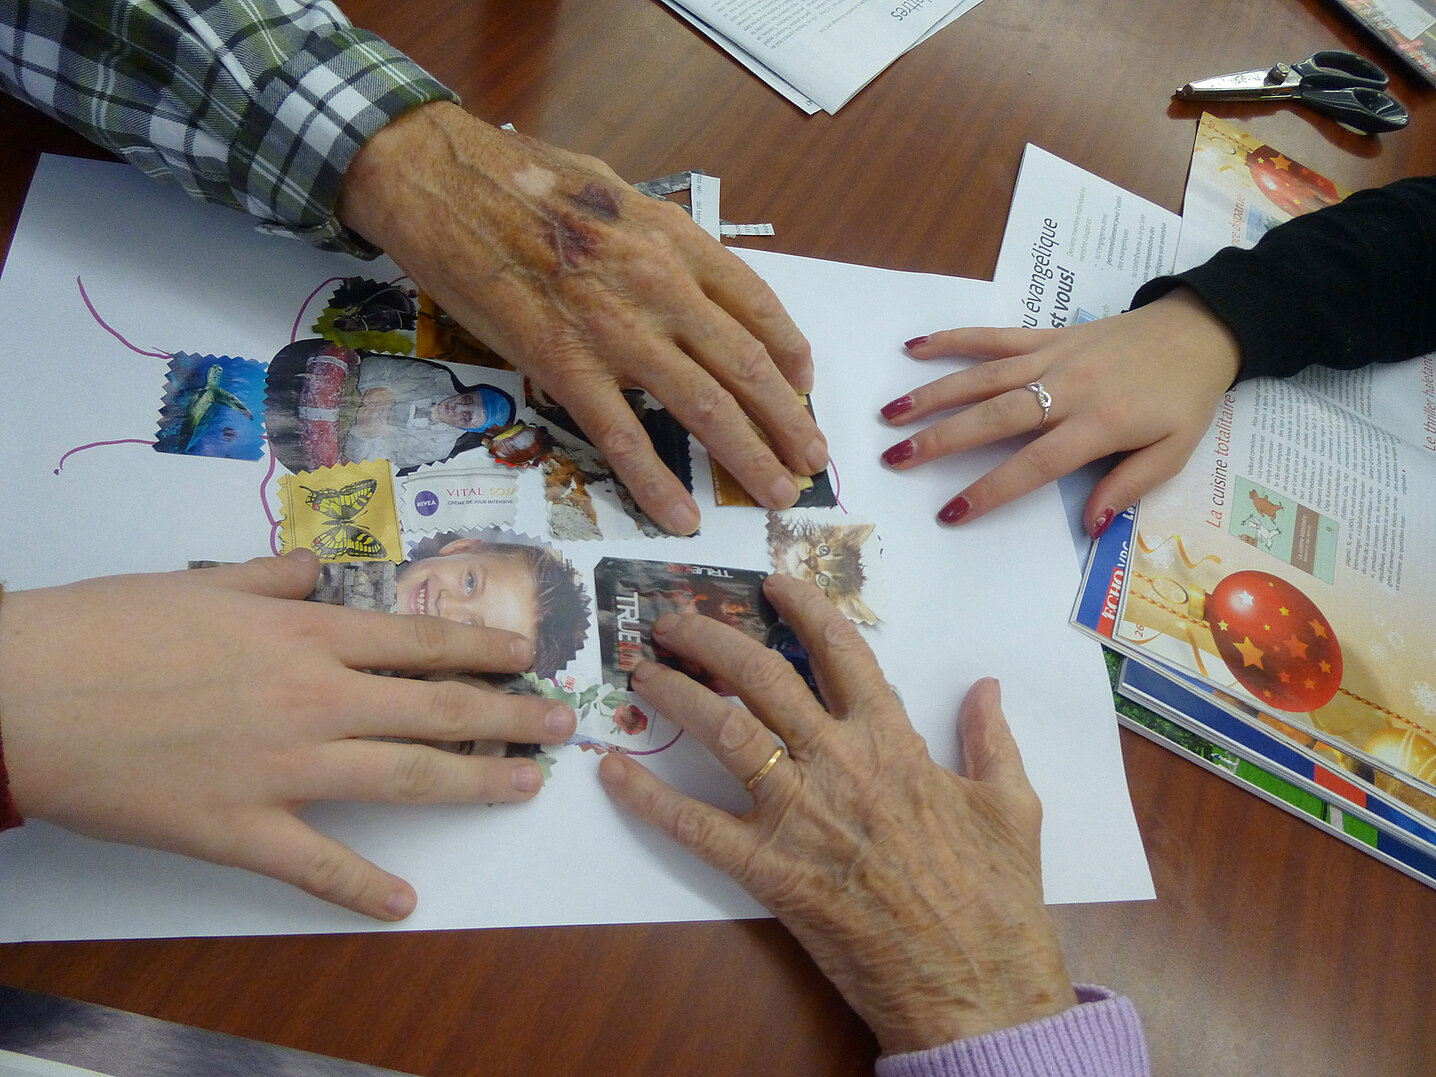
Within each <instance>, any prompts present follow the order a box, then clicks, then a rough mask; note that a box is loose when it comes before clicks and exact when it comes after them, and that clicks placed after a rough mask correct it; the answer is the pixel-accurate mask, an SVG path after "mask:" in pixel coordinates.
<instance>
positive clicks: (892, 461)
mask: <svg viewBox="0 0 1436 1077" xmlns="http://www.w3.org/2000/svg"><path fill="white" fill-rule="evenodd" d="M912 454H913V446H912V438H908V439H907V440H906V441H899V442H898V443H897V444H896V445H894V446H893V447H892V448H890V449H887V450H885V451H884V452H883V463H885V464H887V465H888V466H889V467H892V466H895V465H897V464H900V463H902V462H903V461H904V460H911V459H912Z"/></svg>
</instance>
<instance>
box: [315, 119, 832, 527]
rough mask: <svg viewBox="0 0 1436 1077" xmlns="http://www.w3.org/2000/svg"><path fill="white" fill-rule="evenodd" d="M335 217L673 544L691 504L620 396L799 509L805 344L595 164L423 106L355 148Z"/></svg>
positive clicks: (807, 383)
mask: <svg viewBox="0 0 1436 1077" xmlns="http://www.w3.org/2000/svg"><path fill="white" fill-rule="evenodd" d="M339 215H340V219H341V220H343V222H344V223H345V225H347V226H348V227H349V228H351V229H353V230H354V231H355V232H357V233H358V234H360V235H362V236H364V238H366V239H367V240H369V241H370V242H371V243H374V244H376V245H377V246H380V247H382V248H383V249H384V250H385V251H387V252H388V254H389V255H390V256H391V257H392V258H393V259H394V260H395V261H396V262H398V263H399V265H400V266H402V267H403V268H404V270H405V272H407V273H408V274H409V275H410V276H412V277H413V278H414V280H415V281H416V282H417V283H418V284H419V285H420V286H421V287H422V288H424V289H425V290H426V291H427V292H429V293H430V294H431V295H432V296H433V297H434V299H435V301H436V302H437V303H438V304H439V305H440V306H442V307H443V308H444V309H445V310H446V311H448V312H449V313H450V314H452V315H453V316H454V317H455V318H456V319H458V321H459V322H460V323H461V324H463V325H464V326H465V327H466V328H467V329H468V330H469V331H471V332H472V333H474V334H475V335H476V336H478V337H479V338H480V339H481V340H483V341H484V343H486V344H487V345H488V346H489V347H491V348H493V349H494V350H495V351H496V352H498V353H499V354H500V355H502V356H503V357H504V358H506V359H508V360H509V361H510V362H512V363H513V364H514V365H515V366H517V367H518V368H519V369H521V370H522V371H523V372H524V373H525V374H527V375H528V376H529V377H530V378H532V379H533V381H534V382H536V383H537V385H538V386H539V388H540V389H542V390H543V391H544V393H545V394H547V395H548V396H549V397H550V398H551V399H553V400H555V401H556V402H557V403H559V404H560V405H562V406H563V407H564V408H565V409H567V411H568V412H569V414H570V415H572V416H573V418H574V419H575V420H576V421H577V422H578V423H579V425H580V426H581V427H583V429H584V430H585V431H586V432H587V434H588V435H589V437H590V438H591V439H592V440H593V442H594V444H595V445H596V446H597V447H598V448H599V450H600V451H601V452H602V453H603V454H604V455H605V457H607V459H608V461H609V463H610V464H612V466H613V468H614V470H615V471H616V472H617V474H618V475H619V477H620V478H621V479H622V480H623V481H624V482H625V483H626V484H627V486H628V488H629V489H630V490H631V491H632V493H633V495H634V497H635V498H636V499H637V501H638V503H639V505H640V506H642V508H643V509H644V510H645V511H646V512H647V513H648V514H649V515H650V516H652V517H653V518H654V519H655V520H657V521H658V522H659V523H660V524H662V525H663V526H664V527H666V528H668V529H669V530H670V531H673V532H675V533H679V534H687V533H690V532H692V531H694V530H696V529H697V527H698V524H699V513H698V506H697V504H696V503H695V502H694V500H693V497H692V495H691V494H690V493H689V492H688V491H687V490H686V489H685V488H684V486H683V484H682V483H681V482H680V481H679V480H678V479H677V478H676V477H675V476H674V475H673V474H672V473H671V472H670V471H669V470H668V468H667V467H666V466H665V465H664V463H663V462H662V461H661V460H660V458H659V457H658V455H657V454H656V453H655V452H654V450H653V447H652V445H651V444H650V443H649V441H648V438H647V436H646V434H645V433H644V430H643V428H642V426H641V424H640V423H639V421H638V419H637V417H635V415H634V414H633V412H632V410H631V409H630V408H629V406H628V405H627V403H626V402H625V401H624V399H623V396H622V390H623V389H624V388H626V387H630V386H634V385H638V386H641V387H643V388H644V389H646V390H647V391H648V392H649V393H650V394H652V395H653V396H654V397H655V398H656V399H657V400H658V401H659V402H660V403H662V404H663V405H664V406H665V407H666V408H668V410H669V411H671V412H672V413H673V415H674V416H675V417H676V418H677V419H678V420H679V421H680V422H681V423H682V424H683V425H684V426H685V427H687V428H688V430H689V431H691V432H692V433H693V434H694V435H695V436H696V437H697V438H698V440H699V441H701V442H702V443H703V445H704V446H705V447H706V448H707V450H708V452H709V453H710V454H711V455H712V456H713V458H714V459H716V460H718V461H719V462H721V463H722V464H724V465H725V466H726V467H727V469H728V470H729V471H730V472H732V474H733V476H734V477H735V478H736V479H738V481H739V482H741V483H742V484H743V487H744V488H745V489H746V490H748V491H749V493H751V494H752V495H753V497H754V498H755V499H756V500H757V501H758V502H759V503H760V504H762V505H764V506H766V507H768V508H786V507H788V506H790V505H792V504H793V503H794V502H795V501H796V500H797V497H798V484H797V481H796V479H795V476H796V475H810V474H813V473H815V472H818V471H821V470H822V469H823V468H824V467H825V466H826V465H827V461H828V452H827V443H826V441H825V440H824V439H823V436H822V434H821V433H820V432H819V430H818V428H817V425H816V424H815V423H814V422H813V419H812V417H811V416H810V415H809V414H808V412H807V410H806V409H805V408H804V407H803V405H802V402H801V400H800V398H799V394H800V393H806V392H808V391H809V389H810V388H811V387H812V377H813V364H812V357H811V354H810V350H809V347H808V343H807V341H806V340H805V339H804V338H803V335H802V333H800V332H799V331H798V328H797V327H796V326H795V325H794V324H793V322H792V320H791V319H790V318H789V317H788V315H787V313H786V312H785V311H784V310H783V307H782V304H781V303H779V302H778V299H777V297H776V296H775V295H774V294H773V292H772V290H771V289H769V288H768V286H767V285H766V284H764V283H763V281H762V280H760V279H759V278H758V276H757V274H755V273H754V272H753V271H752V270H751V269H749V268H748V267H747V266H746V265H745V264H744V263H743V262H742V260H741V259H739V258H738V257H737V256H736V255H735V254H733V253H731V252H730V251H728V250H726V249H724V247H723V246H722V245H721V244H720V243H717V242H715V241H714V240H713V239H712V238H711V237H710V236H708V235H707V233H705V232H704V231H703V230H702V229H701V228H699V227H698V225H696V224H695V223H694V222H693V221H692V219H691V218H690V217H689V216H688V214H687V213H686V212H685V211H684V210H683V209H682V207H680V206H677V205H673V204H670V203H667V202H663V201H660V200H657V199H653V198H649V197H647V196H645V195H642V194H640V193H638V192H637V191H635V190H634V189H633V188H632V187H631V186H629V185H628V184H627V183H625V182H624V181H623V180H621V179H620V178H619V177H618V176H617V175H615V174H614V172H613V171H612V170H611V169H609V168H608V167H607V166H606V165H604V164H603V163H602V162H601V161H598V160H595V159H593V158H591V157H583V156H579V155H577V154H572V153H568V152H566V151H564V150H560V149H556V148H554V147H552V146H548V145H545V144H544V143H542V142H538V141H536V140H534V139H531V138H527V137H525V136H523V135H519V134H515V133H513V132H509V131H502V130H499V129H497V128H494V127H491V126H489V125H488V124H485V123H483V122H481V121H479V120H477V119H475V118H474V117H472V116H471V115H469V114H468V113H466V112H465V111H464V110H463V109H461V108H459V107H458V106H456V105H452V104H449V103H446V102H436V103H433V104H429V105H424V106H421V107H419V108H417V109H414V110H413V111H411V112H409V113H407V114H406V115H404V116H403V117H401V118H400V119H398V120H396V121H394V122H392V123H390V124H389V125H388V126H387V127H385V128H383V129H382V130H381V131H380V132H379V133H378V134H376V135H375V136H374V137H373V138H371V139H370V140H369V142H368V143H366V144H365V146H364V148H363V149H362V150H361V151H360V153H359V155H358V157H356V158H355V160H354V162H353V164H351V165H350V167H349V170H348V172H347V173H346V175H345V179H344V186H343V189H342V191H341V195H340V202H339ZM749 417H751V418H752V420H753V422H754V423H756V424H757V428H758V429H759V430H761V431H762V433H763V434H764V435H766V437H767V441H765V440H764V438H763V437H762V436H760V434H759V432H758V430H755V428H754V426H753V425H752V424H750V422H749Z"/></svg>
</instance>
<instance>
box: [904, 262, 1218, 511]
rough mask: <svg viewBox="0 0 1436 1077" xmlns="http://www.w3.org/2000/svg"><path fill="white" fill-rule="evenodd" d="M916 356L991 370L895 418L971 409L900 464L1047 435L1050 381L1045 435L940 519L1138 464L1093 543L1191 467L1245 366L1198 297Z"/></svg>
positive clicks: (947, 382)
mask: <svg viewBox="0 0 1436 1077" xmlns="http://www.w3.org/2000/svg"><path fill="white" fill-rule="evenodd" d="M908 351H909V352H910V353H911V354H912V355H913V356H915V357H916V358H919V359H934V358H938V357H939V356H961V357H964V358H977V359H982V360H985V361H983V362H980V363H976V364H974V365H972V366H970V367H968V368H967V369H965V370H960V371H958V372H957V373H955V374H948V375H946V376H945V377H942V378H939V379H938V380H936V381H934V382H930V383H929V384H927V385H924V386H922V387H921V388H920V389H914V390H913V391H912V392H911V393H909V394H907V395H906V396H901V397H899V398H898V399H897V400H894V401H892V402H891V403H889V404H887V405H886V406H885V407H884V408H883V409H882V411H883V416H884V418H886V419H887V420H888V421H889V422H890V423H892V424H893V425H895V426H907V425H909V424H911V423H914V422H917V421H918V420H920V419H926V418H928V417H929V416H932V415H936V414H937V413H938V412H942V411H946V410H948V409H950V408H959V407H960V408H962V409H963V410H961V411H958V412H956V413H955V414H952V415H948V416H946V417H945V418H942V419H939V420H938V421H937V422H935V423H933V424H932V425H931V426H928V427H927V428H926V429H923V430H919V431H918V432H917V433H916V434H914V435H912V437H910V438H908V439H907V440H905V441H901V442H898V443H897V444H896V445H894V446H892V447H891V448H890V449H888V450H887V451H886V452H884V453H883V459H884V461H885V462H886V463H887V464H888V465H889V466H891V467H895V468H898V469H907V468H910V467H917V466H918V465H919V464H923V463H926V462H927V461H929V460H935V459H937V458H938V457H941V456H947V455H949V454H950V453H957V452H965V451H967V450H968V449H974V448H977V447H978V446H980V445H986V444H989V443H990V442H994V441H998V440H1000V439H1002V438H1007V437H1012V436H1014V435H1017V434H1026V433H1029V432H1031V431H1034V430H1036V429H1037V427H1038V424H1039V422H1040V421H1041V419H1042V410H1041V405H1039V404H1038V402H1037V397H1036V395H1035V394H1034V393H1033V392H1032V391H1030V390H1029V389H1028V388H1027V386H1028V385H1029V384H1030V383H1031V382H1041V383H1042V385H1043V386H1044V387H1045V388H1046V389H1047V391H1048V393H1050V394H1051V397H1052V406H1051V410H1050V413H1049V415H1048V417H1047V422H1046V424H1045V425H1044V426H1043V427H1042V430H1041V433H1040V434H1039V435H1038V436H1037V437H1036V438H1033V439H1032V440H1030V441H1028V442H1027V443H1026V444H1025V445H1023V446H1022V447H1021V448H1019V449H1018V450H1017V451H1016V452H1014V453H1013V454H1012V456H1011V457H1009V458H1008V459H1007V460H1005V461H1003V462H1002V463H1001V464H999V465H998V466H997V467H995V468H993V469H992V470H991V471H989V472H988V473H987V474H986V475H984V476H982V478H980V479H978V480H977V481H976V482H974V483H973V484H972V485H970V486H968V487H967V488H966V489H965V490H962V491H961V492H959V493H958V494H957V496H956V497H954V498H953V499H952V500H951V501H949V502H948V503H947V504H946V505H944V506H943V508H942V509H941V510H940V511H939V512H938V519H939V520H941V521H942V522H943V523H949V524H955V523H958V522H960V521H962V520H972V519H976V518H977V517H978V516H981V515H982V514H983V513H986V512H991V511H992V510H993V509H995V508H997V507H998V506H999V505H1005V504H1006V503H1007V502H1009V501H1011V500H1013V499H1014V498H1018V497H1021V496H1022V495H1023V494H1026V493H1030V492H1031V491H1033V490H1035V489H1037V488H1038V487H1039V486H1042V485H1044V484H1046V483H1049V482H1051V481H1053V480H1054V479H1057V478H1060V477H1061V476H1063V475H1065V474H1067V473H1068V472H1069V471H1074V470H1076V469H1077V468H1079V467H1081V466H1082V465H1084V464H1086V463H1088V462H1090V461H1092V460H1099V459H1102V458H1103V457H1106V456H1109V455H1111V454H1113V453H1126V454H1127V455H1126V456H1125V457H1124V458H1123V459H1122V460H1121V461H1120V462H1119V463H1118V464H1117V465H1116V466H1115V467H1114V468H1113V469H1112V470H1111V471H1110V472H1109V473H1108V474H1107V475H1105V476H1104V477H1103V478H1102V479H1101V480H1100V481H1099V482H1098V483H1097V486H1096V488H1095V489H1094V490H1093V491H1092V495H1091V497H1090V498H1089V499H1088V501H1087V505H1086V509H1085V511H1084V513H1083V520H1084V523H1085V525H1086V528H1087V532H1088V534H1090V535H1092V536H1093V537H1095V536H1097V535H1100V534H1101V533H1102V532H1103V531H1104V530H1106V528H1107V525H1108V524H1110V523H1111V522H1112V518H1113V517H1114V516H1116V514H1117V513H1119V512H1121V511H1123V510H1124V509H1126V508H1128V507H1129V506H1131V505H1133V504H1135V503H1136V502H1137V500H1138V499H1139V498H1141V497H1142V495H1143V494H1145V493H1147V492H1148V491H1150V490H1152V489H1153V488H1154V487H1156V486H1157V485H1158V484H1159V483H1161V482H1163V481H1164V480H1166V479H1168V478H1170V477H1171V476H1173V475H1175V474H1176V473H1177V472H1178V471H1180V470H1181V469H1182V466H1183V465H1184V464H1185V463H1186V462H1187V460H1188V458H1189V457H1190V456H1191V455H1192V450H1193V449H1195V448H1196V446H1197V443H1198V441H1200V440H1201V437H1202V435H1203V434H1204V433H1206V430H1207V428H1208V426H1209V425H1210V424H1211V421H1212V417H1213V415H1215V414H1216V409H1217V405H1218V403H1220V401H1221V398H1222V394H1223V393H1224V392H1225V391H1226V389H1227V388H1228V386H1230V385H1231V383H1232V381H1233V379H1234V378H1235V377H1236V376H1237V371H1238V369H1239V368H1240V364H1241V351H1240V347H1239V345H1238V343H1237V339H1236V337H1235V336H1234V335H1233V334H1232V332H1231V330H1230V329H1228V328H1227V326H1226V324H1225V323H1224V322H1222V321H1221V320H1220V319H1219V318H1217V316H1216V315H1215V314H1213V313H1212V312H1211V310H1210V308H1208V307H1207V305H1206V304H1205V303H1203V302H1202V301H1201V300H1200V299H1199V298H1198V297H1197V295H1196V293H1195V292H1192V291H1190V290H1189V289H1186V288H1178V289H1176V290H1174V291H1172V292H1169V293H1168V294H1167V295H1165V296H1163V297H1162V298H1161V299H1158V300H1157V301H1156V302H1154V303H1151V304H1148V305H1147V306H1145V307H1139V308H1138V309H1136V310H1133V311H1128V312H1127V313H1125V314H1118V315H1116V316H1114V317H1110V318H1103V319H1101V320H1099V321H1095V322H1087V323H1085V324H1083V325H1077V326H1070V327H1068V328H1066V329H952V330H948V331H947V332H942V333H934V334H932V335H931V336H929V337H921V338H918V340H917V341H914V342H911V343H910V344H909V347H908Z"/></svg>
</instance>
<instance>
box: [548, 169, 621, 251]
mask: <svg viewBox="0 0 1436 1077" xmlns="http://www.w3.org/2000/svg"><path fill="white" fill-rule="evenodd" d="M568 200H569V202H571V203H572V204H573V205H574V206H575V207H577V208H578V209H580V210H582V211H584V213H583V214H582V215H580V214H575V213H568V212H564V211H559V212H556V213H553V214H552V215H550V217H549V219H548V221H547V223H546V227H545V233H546V236H547V239H548V242H549V245H550V246H551V247H552V248H553V252H554V254H556V255H557V256H558V264H559V266H560V267H561V268H564V269H575V268H577V267H578V266H579V265H581V264H583V262H584V261H586V260H587V259H588V258H590V257H592V255H593V253H594V252H595V250H596V249H597V248H598V242H599V234H598V231H597V230H596V229H595V228H594V227H593V225H592V223H591V220H592V219H593V218H597V219H599V220H603V221H616V220H618V217H619V211H618V195H617V194H616V193H615V192H614V191H613V190H611V189H609V188H608V187H605V186H604V185H603V184H601V183H595V182H592V181H590V182H589V183H586V184H584V186H583V188H582V190H580V191H579V192H578V193H577V194H570V195H568Z"/></svg>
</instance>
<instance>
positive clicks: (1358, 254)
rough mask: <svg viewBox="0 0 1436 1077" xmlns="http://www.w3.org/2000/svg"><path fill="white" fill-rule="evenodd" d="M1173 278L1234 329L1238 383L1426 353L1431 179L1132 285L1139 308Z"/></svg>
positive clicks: (1435, 259)
mask: <svg viewBox="0 0 1436 1077" xmlns="http://www.w3.org/2000/svg"><path fill="white" fill-rule="evenodd" d="M1179 284H1185V285H1186V286H1187V287H1189V288H1191V289H1192V290H1193V291H1195V292H1196V293H1197V294H1198V295H1200V296H1201V297H1202V299H1203V300H1204V301H1205V302H1206V303H1207V305H1208V306H1210V307H1211V308H1212V310H1213V311H1215V312H1216V314H1217V316H1218V317H1219V318H1221V319H1222V321H1224V322H1226V323H1227V325H1228V326H1230V327H1231V329H1232V331H1233V332H1234V333H1236V335H1237V338H1238V339H1239V340H1240V342H1241V347H1242V369H1241V373H1240V374H1239V375H1238V380H1239V381H1240V380H1243V379H1245V378H1254V377H1257V376H1259V375H1264V374H1266V375H1273V376H1278V377H1284V376H1286V375H1289V374H1295V373H1296V372H1297V371H1299V370H1301V369H1303V368H1304V367H1307V366H1309V365H1311V364H1313V363H1319V364H1321V365H1322V366H1329V367H1336V368H1338V369H1348V370H1349V369H1354V368H1356V367H1360V366H1365V365H1366V364H1367V363H1375V362H1379V363H1389V362H1396V361H1398V360H1401V359H1410V358H1412V357H1413V356H1417V355H1424V354H1426V353H1427V352H1430V351H1436V176H1427V177H1422V178H1415V179H1405V180H1400V181H1398V182H1396V183H1393V184H1390V185H1388V186H1386V187H1378V188H1374V189H1372V190H1368V191H1359V192H1357V193H1356V194H1353V195H1351V197H1349V198H1347V199H1345V200H1344V201H1342V202H1340V203H1338V204H1337V205H1334V206H1329V207H1327V208H1325V209H1321V210H1317V211H1316V212H1315V213H1309V214H1306V215H1304V216H1301V217H1296V218H1293V219H1292V220H1290V221H1287V222H1286V223H1285V224H1281V225H1278V226H1277V227H1276V228H1273V229H1272V230H1271V231H1270V232H1268V233H1267V234H1266V235H1265V236H1263V237H1262V239H1261V241H1260V242H1258V243H1257V245H1256V247H1255V248H1253V249H1252V250H1240V249H1238V248H1236V247H1228V248H1226V249H1224V250H1221V251H1218V252H1217V253H1216V254H1215V255H1214V256H1213V257H1212V258H1211V259H1210V260H1209V261H1207V262H1206V263H1204V264H1202V265H1200V266H1197V267H1196V268H1195V269H1191V270H1188V271H1187V272H1185V273H1178V274H1176V275H1174V276H1169V277H1159V278H1158V279H1156V280H1153V281H1149V282H1148V283H1146V284H1144V285H1143V286H1142V287H1141V288H1140V289H1138V291H1137V294H1136V295H1135V296H1134V297H1133V299H1132V306H1133V307H1140V306H1145V305H1146V304H1147V303H1150V302H1152V301H1153V300H1154V299H1157V298H1158V297H1160V296H1162V295H1165V294H1166V293H1167V292H1169V291H1171V290H1172V289H1173V288H1175V287H1177V286H1178V285H1179Z"/></svg>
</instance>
